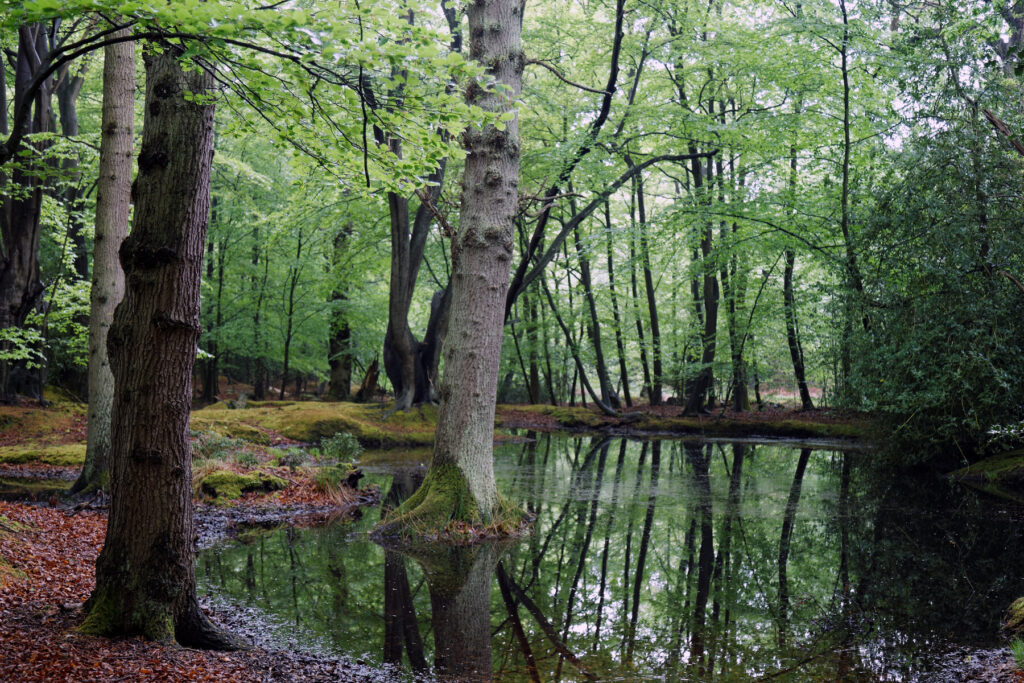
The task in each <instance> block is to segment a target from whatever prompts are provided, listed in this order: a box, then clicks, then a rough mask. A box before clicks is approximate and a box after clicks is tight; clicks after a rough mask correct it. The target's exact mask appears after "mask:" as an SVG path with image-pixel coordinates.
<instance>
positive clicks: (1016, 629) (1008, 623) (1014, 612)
mask: <svg viewBox="0 0 1024 683" xmlns="http://www.w3.org/2000/svg"><path fill="white" fill-rule="evenodd" d="M1003 628H1004V629H1006V630H1007V631H1009V632H1010V633H1012V634H1014V635H1016V636H1024V598H1017V599H1016V600H1014V601H1013V604H1011V605H1010V607H1009V609H1007V610H1006V617H1005V618H1004V619H1003Z"/></svg>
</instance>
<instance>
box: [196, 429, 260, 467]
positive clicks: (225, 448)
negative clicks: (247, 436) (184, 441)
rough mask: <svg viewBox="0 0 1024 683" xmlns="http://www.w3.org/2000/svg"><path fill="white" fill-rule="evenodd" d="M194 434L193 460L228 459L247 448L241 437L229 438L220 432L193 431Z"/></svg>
mask: <svg viewBox="0 0 1024 683" xmlns="http://www.w3.org/2000/svg"><path fill="white" fill-rule="evenodd" d="M192 436H193V440H192V459H193V460H226V459H228V458H229V457H231V456H233V455H234V456H236V457H238V456H237V454H238V453H240V452H242V451H243V449H244V448H245V442H244V441H242V440H241V439H229V438H227V437H224V436H221V435H220V434H214V433H209V432H193V433H192ZM253 463H255V459H253Z"/></svg>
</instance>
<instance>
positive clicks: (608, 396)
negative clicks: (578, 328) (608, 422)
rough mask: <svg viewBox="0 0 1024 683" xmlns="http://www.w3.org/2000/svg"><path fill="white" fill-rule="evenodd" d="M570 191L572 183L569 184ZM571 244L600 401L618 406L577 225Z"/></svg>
mask: <svg viewBox="0 0 1024 683" xmlns="http://www.w3.org/2000/svg"><path fill="white" fill-rule="evenodd" d="M569 191H570V192H571V191H572V185H571V184H570V186H569ZM572 237H573V246H575V248H576V258H577V259H578V260H579V263H580V282H581V284H582V285H583V298H584V299H585V300H586V302H587V312H588V313H589V314H590V318H589V323H588V325H587V336H588V337H590V342H591V343H592V344H593V345H594V365H595V366H596V372H597V382H598V385H599V386H600V388H601V402H602V403H604V404H605V405H607V406H610V407H612V408H614V409H618V408H619V407H620V404H619V397H618V395H617V394H616V393H615V389H614V388H613V387H612V382H611V379H610V378H609V377H608V366H607V365H606V364H605V360H604V349H603V348H602V346H601V321H600V320H599V319H598V317H597V302H595V301H594V281H593V279H592V278H591V277H590V259H589V258H588V257H587V254H586V251H585V250H584V249H583V242H582V240H581V239H580V230H579V226H578V225H577V226H576V227H575V228H573V231H572Z"/></svg>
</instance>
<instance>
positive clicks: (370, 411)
mask: <svg viewBox="0 0 1024 683" xmlns="http://www.w3.org/2000/svg"><path fill="white" fill-rule="evenodd" d="M436 424H437V409H436V408H435V407H434V406H422V407H419V408H413V409H412V410H410V411H408V412H400V413H395V414H394V415H390V416H386V412H385V407H382V406H380V405H378V404H359V403H323V402H318V401H310V402H305V403H298V402H293V401H249V402H248V404H247V405H246V407H245V408H242V409H231V408H228V407H227V404H225V403H215V404H213V405H211V406H209V407H207V408H203V409H201V410H197V411H194V412H193V413H192V428H193V429H194V430H201V431H210V432H215V433H217V434H221V435H222V436H227V437H233V438H239V439H244V440H246V441H252V442H255V443H272V442H273V440H274V438H275V435H277V436H280V437H284V438H286V439H291V440H293V441H298V442H303V443H314V442H317V441H320V440H321V439H323V438H326V437H329V436H333V435H334V434H337V433H342V432H348V433H349V434H352V435H353V436H355V437H356V438H357V439H358V440H359V443H361V444H362V445H363V446H364V447H366V448H397V447H405V446H429V445H432V444H433V442H434V426H435V425H436Z"/></svg>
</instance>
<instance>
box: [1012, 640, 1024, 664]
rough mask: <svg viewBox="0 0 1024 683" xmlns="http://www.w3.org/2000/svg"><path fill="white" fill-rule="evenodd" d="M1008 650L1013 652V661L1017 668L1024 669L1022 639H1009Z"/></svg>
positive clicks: (1023, 642) (1023, 644) (1023, 643)
mask: <svg viewBox="0 0 1024 683" xmlns="http://www.w3.org/2000/svg"><path fill="white" fill-rule="evenodd" d="M1010 652H1012V653H1013V661H1014V662H1015V663H1016V665H1017V668H1018V669H1019V670H1022V671H1024V640H1021V639H1020V638H1014V639H1013V640H1011V641H1010Z"/></svg>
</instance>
